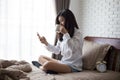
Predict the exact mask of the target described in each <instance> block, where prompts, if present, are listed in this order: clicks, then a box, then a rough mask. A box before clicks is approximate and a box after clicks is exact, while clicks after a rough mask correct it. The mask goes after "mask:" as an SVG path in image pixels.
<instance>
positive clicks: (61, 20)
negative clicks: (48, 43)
mask: <svg viewBox="0 0 120 80" xmlns="http://www.w3.org/2000/svg"><path fill="white" fill-rule="evenodd" d="M58 20H59V22H60V25H63V26H64V25H65V18H64V17H63V16H59V18H58Z"/></svg>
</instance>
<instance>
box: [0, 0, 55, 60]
mask: <svg viewBox="0 0 120 80" xmlns="http://www.w3.org/2000/svg"><path fill="white" fill-rule="evenodd" d="M37 32H38V33H39V34H40V35H41V36H45V37H46V39H47V41H48V42H49V43H51V44H54V39H55V10H54V4H53V0H47V2H46V0H0V59H17V60H26V61H32V60H38V57H39V56H40V55H46V56H51V53H50V52H48V51H47V50H46V49H45V47H44V45H43V44H41V43H40V41H39V39H38V37H37Z"/></svg>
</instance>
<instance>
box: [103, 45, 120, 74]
mask: <svg viewBox="0 0 120 80" xmlns="http://www.w3.org/2000/svg"><path fill="white" fill-rule="evenodd" d="M105 61H106V62H107V69H108V70H113V71H117V72H120V50H118V49H115V48H114V47H112V46H111V47H110V49H109V51H108V53H107V55H106V57H105Z"/></svg>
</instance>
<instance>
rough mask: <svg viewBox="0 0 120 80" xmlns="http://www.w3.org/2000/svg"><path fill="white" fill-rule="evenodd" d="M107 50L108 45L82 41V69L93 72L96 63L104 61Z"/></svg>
mask: <svg viewBox="0 0 120 80" xmlns="http://www.w3.org/2000/svg"><path fill="white" fill-rule="evenodd" d="M109 48H110V45H109V44H99V43H95V42H93V41H88V40H84V43H83V53H82V59H83V69H87V70H94V69H95V66H96V62H97V61H101V60H103V59H104V57H105V55H106V53H107V51H108V50H109Z"/></svg>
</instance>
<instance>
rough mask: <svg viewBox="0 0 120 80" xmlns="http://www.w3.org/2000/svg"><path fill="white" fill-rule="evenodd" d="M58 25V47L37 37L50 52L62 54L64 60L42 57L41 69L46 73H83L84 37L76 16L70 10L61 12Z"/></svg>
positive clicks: (58, 16) (43, 38) (40, 60)
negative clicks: (49, 71) (48, 71)
mask: <svg viewBox="0 0 120 80" xmlns="http://www.w3.org/2000/svg"><path fill="white" fill-rule="evenodd" d="M56 24H57V25H59V31H57V34H58V35H59V36H58V41H57V44H56V46H53V45H51V44H49V43H48V42H47V40H46V38H45V37H44V36H43V37H41V36H40V35H39V34H37V35H38V37H39V40H40V41H41V43H43V44H45V46H46V48H47V49H48V50H49V51H51V52H53V53H55V54H59V53H61V55H62V59H61V60H56V59H53V58H49V57H46V56H43V55H41V56H40V57H39V63H40V64H41V65H42V66H40V68H41V69H42V70H44V71H47V70H51V71H55V72H58V73H70V72H79V71H82V57H81V55H82V36H81V33H80V32H79V27H78V25H77V22H76V19H75V16H74V14H73V13H72V12H71V11H70V10H69V9H65V10H62V11H60V12H59V14H58V15H57V17H56Z"/></svg>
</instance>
